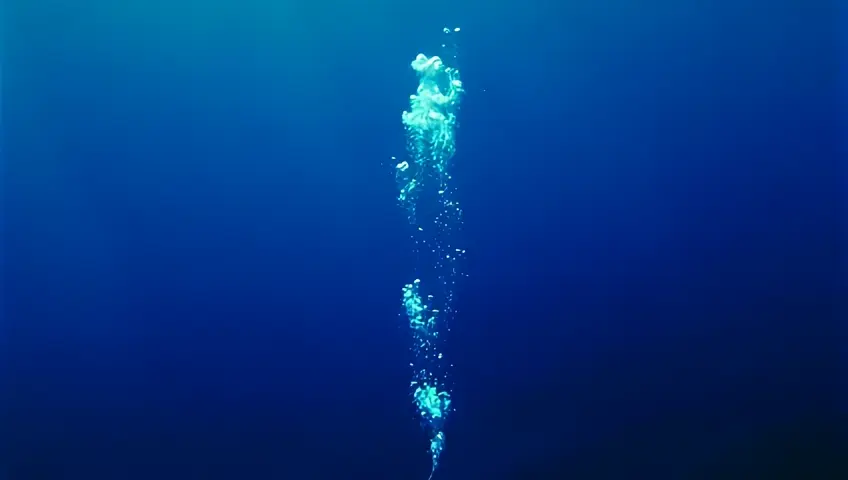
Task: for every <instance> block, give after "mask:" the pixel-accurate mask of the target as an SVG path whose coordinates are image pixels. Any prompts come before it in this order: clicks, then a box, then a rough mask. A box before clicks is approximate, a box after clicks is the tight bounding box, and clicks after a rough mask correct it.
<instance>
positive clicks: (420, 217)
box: [395, 28, 465, 477]
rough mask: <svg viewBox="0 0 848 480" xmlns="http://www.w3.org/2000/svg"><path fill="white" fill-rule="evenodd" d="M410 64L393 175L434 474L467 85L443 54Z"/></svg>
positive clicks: (455, 269) (405, 299)
mask: <svg viewBox="0 0 848 480" xmlns="http://www.w3.org/2000/svg"><path fill="white" fill-rule="evenodd" d="M458 31H459V29H458V28H457V29H453V30H451V29H445V30H444V32H445V33H446V34H452V33H455V32H458ZM443 46H444V45H443ZM411 66H412V68H413V70H414V71H415V72H416V73H417V75H418V78H419V84H418V88H417V89H416V91H415V93H414V94H412V95H410V97H409V110H407V111H404V112H403V114H402V117H401V118H402V120H403V124H404V127H405V129H406V139H407V155H408V159H407V160H403V161H400V162H398V163H397V164H396V166H395V176H396V179H397V182H398V186H399V193H398V201H399V202H400V204H401V205H402V206H403V207H404V209H405V210H406V212H407V219H408V221H409V224H410V226H411V233H410V238H411V242H412V245H413V249H414V251H415V254H416V258H417V260H418V264H417V265H416V278H415V280H413V281H412V282H411V283H408V284H406V285H404V287H403V289H402V304H403V308H404V313H405V316H406V318H407V320H408V322H409V327H410V331H411V333H412V340H413V342H412V346H411V351H412V354H413V360H412V362H411V364H410V365H411V366H412V368H413V379H412V381H411V382H410V387H411V396H412V402H413V404H414V405H415V407H416V409H417V412H418V416H419V417H420V419H421V421H422V424H423V425H424V426H425V429H426V430H427V431H428V435H429V438H430V454H431V458H432V470H431V473H430V476H431V477H432V475H433V472H435V470H436V467H437V466H438V464H439V459H440V456H441V454H442V451H443V450H444V447H445V433H444V422H445V419H446V417H447V416H448V414H449V413H450V412H451V411H452V407H451V388H450V384H449V371H448V370H449V367H450V366H451V365H450V364H449V363H446V358H445V353H444V352H443V348H444V339H443V332H447V331H449V325H450V320H452V319H453V317H454V316H455V314H456V311H455V308H454V296H455V287H456V281H457V278H458V277H459V276H461V275H462V273H461V269H460V267H459V261H460V260H461V259H462V258H463V257H464V255H465V249H463V248H460V247H458V246H456V245H455V238H456V233H457V232H458V231H459V229H460V228H461V226H462V209H461V208H460V205H459V202H458V201H456V200H455V199H454V196H455V189H454V187H453V185H452V177H451V173H450V162H451V160H452V159H453V157H454V154H455V153H456V129H457V113H458V109H459V102H460V99H461V98H462V94H463V85H462V81H461V80H460V78H459V70H457V69H456V68H455V67H451V66H448V65H446V64H445V63H444V61H443V60H442V59H441V58H440V57H438V56H433V57H428V56H426V55H424V54H418V55H417V56H416V57H415V59H414V60H413V61H412V63H411Z"/></svg>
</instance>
